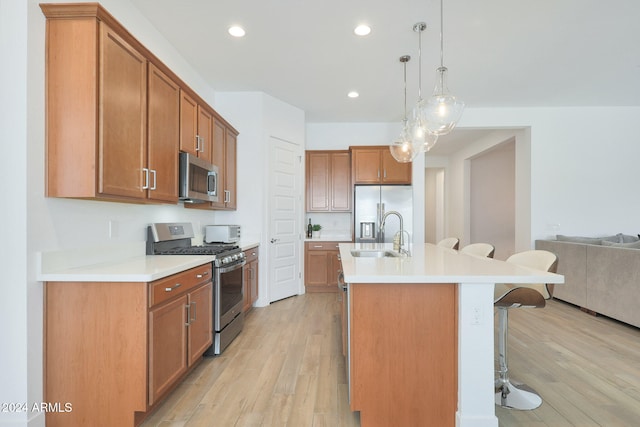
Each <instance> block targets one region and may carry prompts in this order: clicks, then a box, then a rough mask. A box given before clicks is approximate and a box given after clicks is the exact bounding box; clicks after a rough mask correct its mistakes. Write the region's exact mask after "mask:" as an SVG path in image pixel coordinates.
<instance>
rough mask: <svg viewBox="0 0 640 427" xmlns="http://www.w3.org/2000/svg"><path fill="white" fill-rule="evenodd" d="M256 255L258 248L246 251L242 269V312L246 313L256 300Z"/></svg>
mask: <svg viewBox="0 0 640 427" xmlns="http://www.w3.org/2000/svg"><path fill="white" fill-rule="evenodd" d="M258 255H259V248H258V247H257V246H256V247H255V248H251V249H247V250H246V251H244V257H245V260H246V261H247V263H246V264H245V266H244V267H243V269H244V271H243V276H244V303H243V305H242V311H244V312H247V311H249V310H251V307H253V303H254V302H256V301H257V299H258Z"/></svg>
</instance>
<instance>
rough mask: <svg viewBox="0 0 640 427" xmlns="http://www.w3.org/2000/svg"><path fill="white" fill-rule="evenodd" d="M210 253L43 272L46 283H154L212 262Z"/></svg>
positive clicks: (155, 257)
mask: <svg viewBox="0 0 640 427" xmlns="http://www.w3.org/2000/svg"><path fill="white" fill-rule="evenodd" d="M213 259H214V257H213V256H210V255H144V256H138V257H133V258H130V259H127V260H121V261H113V262H105V263H101V264H93V265H86V266H80V267H75V268H66V269H62V270H57V271H41V272H39V273H38V275H37V277H36V278H37V280H39V281H42V282H153V281H154V280H158V279H162V278H164V277H167V276H171V275H172V274H176V273H180V272H183V271H185V270H188V269H190V268H194V267H198V266H200V265H203V264H207V263H210V262H212V261H213Z"/></svg>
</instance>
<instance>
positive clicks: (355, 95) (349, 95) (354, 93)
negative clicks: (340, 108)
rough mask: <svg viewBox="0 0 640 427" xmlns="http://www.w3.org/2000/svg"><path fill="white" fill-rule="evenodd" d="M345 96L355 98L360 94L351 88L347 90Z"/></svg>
mask: <svg viewBox="0 0 640 427" xmlns="http://www.w3.org/2000/svg"><path fill="white" fill-rule="evenodd" d="M347 96H348V97H349V98H357V97H359V96H360V94H359V93H358V92H356V91H355V90H352V91H351V92H349V93H348V94H347Z"/></svg>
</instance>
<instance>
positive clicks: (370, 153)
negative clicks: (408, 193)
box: [351, 145, 411, 185]
mask: <svg viewBox="0 0 640 427" xmlns="http://www.w3.org/2000/svg"><path fill="white" fill-rule="evenodd" d="M351 159H352V161H351V164H352V169H353V183H354V184H409V185H410V184H411V163H399V162H398V161H396V159H394V158H393V156H392V155H391V152H390V151H389V147H388V146H386V145H382V146H366V147H362V146H361V147H351Z"/></svg>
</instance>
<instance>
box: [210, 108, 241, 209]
mask: <svg viewBox="0 0 640 427" xmlns="http://www.w3.org/2000/svg"><path fill="white" fill-rule="evenodd" d="M237 143H238V139H237V133H235V132H234V131H233V130H231V129H229V128H228V127H227V126H226V125H225V123H224V122H223V121H221V120H219V119H217V118H215V117H214V119H213V144H212V145H213V164H214V165H216V166H218V201H217V202H212V203H211V206H213V208H214V209H226V210H235V209H237V207H238V202H237V190H236V183H237V149H238V147H237Z"/></svg>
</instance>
